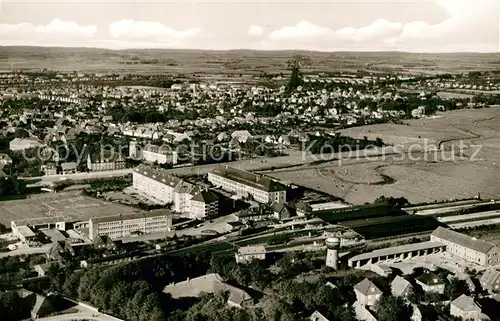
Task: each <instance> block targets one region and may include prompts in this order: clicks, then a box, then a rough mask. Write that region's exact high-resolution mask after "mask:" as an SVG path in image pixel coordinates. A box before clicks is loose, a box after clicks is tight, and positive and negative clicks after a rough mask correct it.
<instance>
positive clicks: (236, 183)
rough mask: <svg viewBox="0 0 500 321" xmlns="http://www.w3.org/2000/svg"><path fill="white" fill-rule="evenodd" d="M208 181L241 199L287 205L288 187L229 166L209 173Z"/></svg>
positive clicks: (220, 167) (219, 167) (223, 166)
mask: <svg viewBox="0 0 500 321" xmlns="http://www.w3.org/2000/svg"><path fill="white" fill-rule="evenodd" d="M208 181H209V182H210V183H212V184H213V185H215V186H217V187H221V188H222V189H223V190H226V191H229V192H234V193H236V194H237V195H238V196H240V197H245V198H252V199H254V200H256V201H257V202H260V203H272V202H277V203H285V202H286V187H285V186H284V185H282V184H280V183H279V182H277V181H275V180H273V179H271V178H269V177H266V176H263V175H258V174H254V173H250V172H246V171H243V170H240V169H236V168H233V167H229V166H227V165H222V166H218V167H217V168H215V169H214V170H213V171H212V172H210V173H208Z"/></svg>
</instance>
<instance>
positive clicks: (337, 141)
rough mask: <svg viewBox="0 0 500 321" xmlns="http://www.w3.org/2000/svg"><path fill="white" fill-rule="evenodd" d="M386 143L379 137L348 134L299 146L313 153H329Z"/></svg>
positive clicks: (324, 138)
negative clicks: (358, 137)
mask: <svg viewBox="0 0 500 321" xmlns="http://www.w3.org/2000/svg"><path fill="white" fill-rule="evenodd" d="M384 145H385V144H384V141H383V140H382V139H381V138H379V137H377V138H376V139H375V140H369V139H368V138H367V137H364V138H363V139H355V138H352V137H347V136H336V137H320V138H316V139H314V140H311V141H309V142H307V143H305V144H299V148H301V149H302V150H304V151H307V152H309V153H312V154H320V153H326V154H328V153H338V152H348V151H355V150H363V149H366V148H370V147H383V146H384Z"/></svg>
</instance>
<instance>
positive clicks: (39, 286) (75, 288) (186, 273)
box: [26, 255, 209, 321]
mask: <svg viewBox="0 0 500 321" xmlns="http://www.w3.org/2000/svg"><path fill="white" fill-rule="evenodd" d="M77 266H78V263H77V262H72V263H69V264H67V265H66V266H65V267H64V268H63V269H60V268H58V267H57V266H54V267H53V268H51V269H50V270H49V272H48V275H49V278H48V279H45V280H41V281H40V280H38V281H34V282H31V283H30V284H27V285H26V287H27V288H28V289H29V290H32V291H33V292H36V293H47V292H50V291H52V292H55V293H60V294H63V295H65V296H68V297H71V298H75V299H77V300H79V301H83V302H88V303H90V304H92V305H95V306H97V307H99V309H100V310H101V311H103V312H107V313H110V314H112V315H115V316H117V317H119V318H121V319H124V320H127V321H144V320H149V321H164V320H165V319H166V316H167V314H168V313H170V312H171V310H172V309H174V310H175V305H174V303H175V302H173V300H172V299H170V298H169V297H167V296H164V295H163V294H162V292H161V291H162V290H163V288H164V287H165V286H166V285H167V284H169V283H171V282H179V281H184V280H185V279H186V278H189V277H196V276H199V275H203V274H205V273H206V272H207V270H208V268H209V259H208V257H207V256H206V255H204V256H203V255H199V256H183V257H174V256H169V257H166V256H165V257H156V258H148V259H142V260H137V261H133V262H130V263H127V264H121V265H117V266H113V267H109V268H103V267H95V268H90V269H88V270H76V268H77ZM75 270H76V271H75Z"/></svg>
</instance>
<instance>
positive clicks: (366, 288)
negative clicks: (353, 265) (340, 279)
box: [354, 278, 382, 295]
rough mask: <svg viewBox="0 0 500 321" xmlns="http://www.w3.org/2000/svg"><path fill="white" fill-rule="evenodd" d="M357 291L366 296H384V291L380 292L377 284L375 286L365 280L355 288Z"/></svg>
mask: <svg viewBox="0 0 500 321" xmlns="http://www.w3.org/2000/svg"><path fill="white" fill-rule="evenodd" d="M354 289H355V290H358V291H359V292H361V293H362V294H364V295H375V294H382V291H380V289H379V288H377V286H376V285H375V284H373V282H372V281H370V280H368V279H367V278H365V279H364V280H363V281H361V282H359V283H358V284H356V285H355V286H354Z"/></svg>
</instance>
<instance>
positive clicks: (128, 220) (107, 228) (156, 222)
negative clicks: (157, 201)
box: [89, 211, 172, 240]
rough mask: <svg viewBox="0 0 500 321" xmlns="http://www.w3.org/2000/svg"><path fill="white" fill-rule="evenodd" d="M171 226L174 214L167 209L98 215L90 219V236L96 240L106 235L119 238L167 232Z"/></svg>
mask: <svg viewBox="0 0 500 321" xmlns="http://www.w3.org/2000/svg"><path fill="white" fill-rule="evenodd" d="M171 226H172V216H171V215H170V213H166V212H165V211H155V212H144V213H129V214H120V215H114V216H107V217H96V218H91V219H90V220H89V237H90V239H92V240H94V239H96V238H97V237H98V236H104V235H106V236H108V237H110V238H111V239H117V238H122V237H127V236H130V235H143V234H150V233H157V232H167V231H170V227H171Z"/></svg>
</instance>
